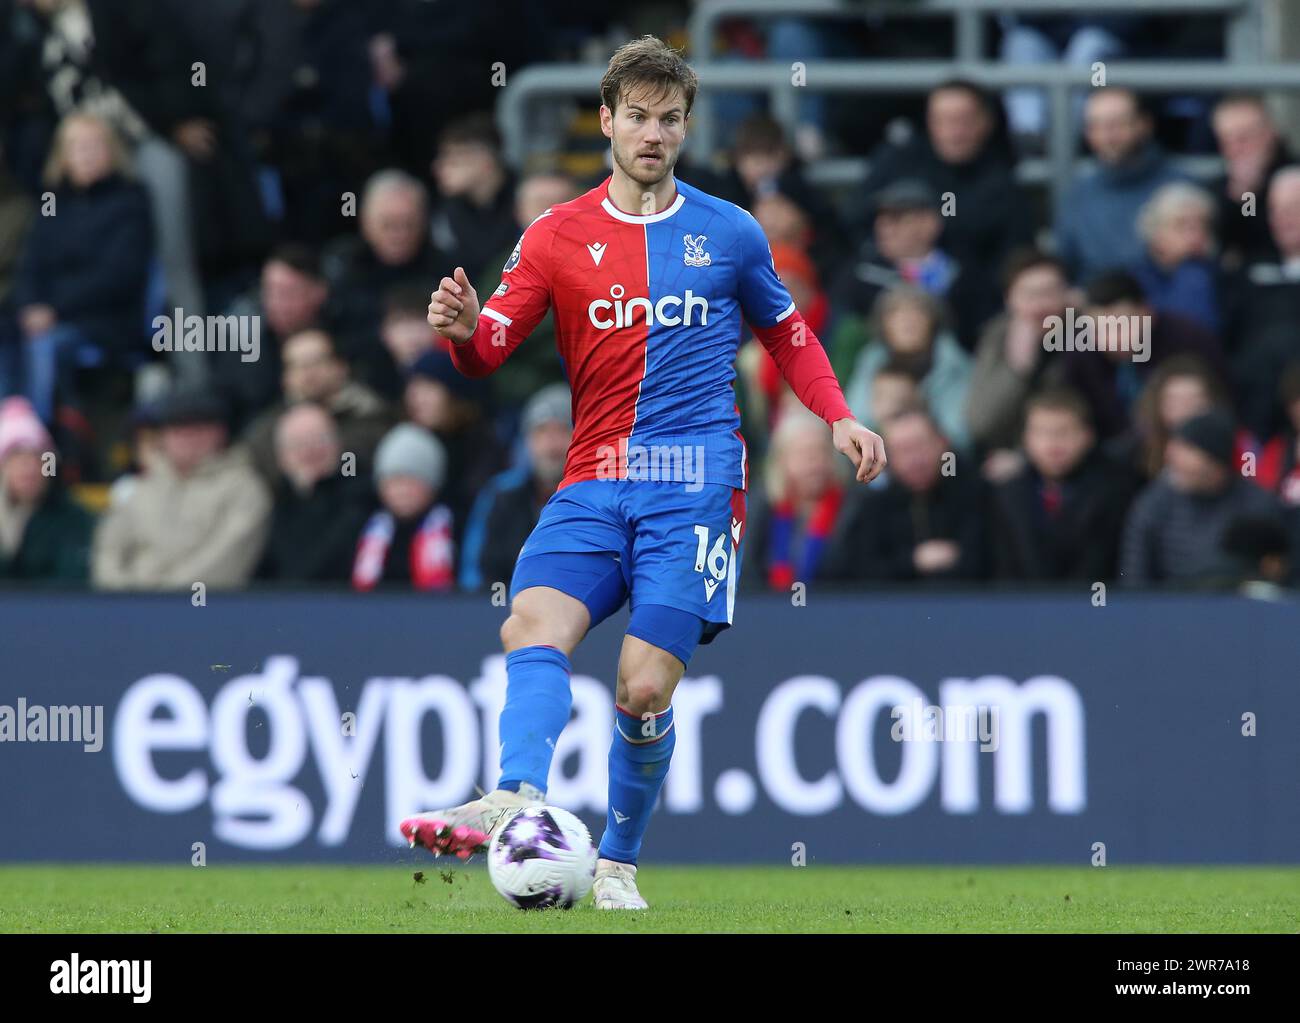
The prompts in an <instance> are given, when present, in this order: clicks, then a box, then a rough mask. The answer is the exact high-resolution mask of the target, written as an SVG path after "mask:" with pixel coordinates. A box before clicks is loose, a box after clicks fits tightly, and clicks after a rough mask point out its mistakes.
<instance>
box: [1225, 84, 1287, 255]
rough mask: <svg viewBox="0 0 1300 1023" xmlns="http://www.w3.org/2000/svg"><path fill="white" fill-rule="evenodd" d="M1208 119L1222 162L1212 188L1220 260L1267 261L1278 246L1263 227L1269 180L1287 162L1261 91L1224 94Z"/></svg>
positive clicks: (1265, 227)
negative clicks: (1216, 203)
mask: <svg viewBox="0 0 1300 1023" xmlns="http://www.w3.org/2000/svg"><path fill="white" fill-rule="evenodd" d="M1212 124H1213V127H1214V136H1215V138H1216V139H1217V140H1218V143H1219V152H1220V153H1221V154H1222V155H1223V163H1224V174H1223V176H1222V177H1220V178H1219V179H1218V180H1217V181H1216V182H1215V184H1214V188H1213V191H1214V194H1215V196H1216V197H1217V199H1218V203H1219V216H1218V222H1219V236H1220V239H1221V241H1222V244H1223V257H1224V260H1225V261H1226V262H1228V263H1229V264H1230V265H1231V266H1232V267H1233V268H1234V269H1235V268H1236V267H1238V266H1241V265H1244V264H1247V263H1258V262H1271V261H1272V260H1275V259H1276V258H1277V248H1276V246H1274V244H1273V238H1272V236H1271V235H1270V234H1269V230H1268V183H1269V179H1270V178H1272V176H1273V175H1274V173H1276V172H1277V171H1278V170H1280V169H1281V168H1283V167H1285V166H1286V165H1287V164H1289V163H1290V162H1291V154H1290V153H1289V152H1288V151H1287V147H1286V143H1284V142H1283V141H1282V137H1281V135H1280V134H1279V132H1278V130H1277V125H1276V124H1275V123H1274V121H1273V117H1272V115H1271V114H1270V113H1269V112H1268V107H1267V106H1266V105H1265V104H1264V98H1263V97H1262V96H1255V95H1249V94H1245V93H1235V94H1233V95H1229V96H1225V97H1224V98H1223V99H1221V100H1219V102H1218V104H1217V105H1216V106H1215V108H1214V118H1213V122H1212Z"/></svg>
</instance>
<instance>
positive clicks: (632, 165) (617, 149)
mask: <svg viewBox="0 0 1300 1023" xmlns="http://www.w3.org/2000/svg"><path fill="white" fill-rule="evenodd" d="M611 149H612V150H613V153H614V162H615V163H616V164H618V167H619V170H621V171H622V172H623V173H624V174H626V175H627V176H628V177H629V178H631V179H632V180H633V181H635V182H636V183H637V184H638V185H641V186H642V187H643V188H653V187H654V186H655V185H657V184H659V182H661V181H663V180H664V179H665V178H667V177H668V176H669V175H670V174H672V172H673V168H674V167H676V166H677V154H678V153H679V152H680V151H681V150H680V149H678V150H677V151H675V152H669V150H668V148H667V147H666V146H661V147H660V148H659V149H658V150H657V152H658V153H660V154H662V156H663V161H662V163H661V164H660V166H659V167H643V166H641V165H640V164H639V163H638V162H637V156H638V153H637V152H636V151H635V150H634V151H632V152H630V153H629V152H628V151H627V150H626V149H624V148H623V147H622V146H620V145H619V144H618V142H614V144H613V146H611Z"/></svg>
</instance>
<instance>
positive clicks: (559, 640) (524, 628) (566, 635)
mask: <svg viewBox="0 0 1300 1023" xmlns="http://www.w3.org/2000/svg"><path fill="white" fill-rule="evenodd" d="M581 639H582V632H581V630H580V629H579V628H578V626H577V625H576V624H575V623H571V622H566V621H563V620H559V619H557V620H548V619H547V618H545V617H543V616H542V615H539V614H536V613H534V612H533V611H531V610H530V609H527V608H515V609H514V610H513V611H511V612H510V617H509V618H507V619H506V620H505V621H504V622H502V623H501V646H502V648H503V649H504V650H505V651H506V653H510V652H511V651H512V650H519V649H521V648H523V647H526V646H538V645H541V646H553V647H555V648H556V649H558V650H562V651H564V653H565V654H566V655H567V654H570V653H572V652H573V648H574V647H576V646H577V645H578V642H579V641H580V640H581Z"/></svg>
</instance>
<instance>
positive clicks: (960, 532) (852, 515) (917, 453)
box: [829, 410, 988, 583]
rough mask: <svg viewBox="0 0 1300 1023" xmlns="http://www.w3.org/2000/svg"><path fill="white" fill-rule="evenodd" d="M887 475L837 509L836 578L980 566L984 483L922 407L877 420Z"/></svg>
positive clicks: (968, 571) (938, 576)
mask: <svg viewBox="0 0 1300 1023" xmlns="http://www.w3.org/2000/svg"><path fill="white" fill-rule="evenodd" d="M884 432H885V448H886V450H887V451H888V452H889V468H888V470H887V474H888V479H887V480H886V481H885V483H884V485H883V486H880V485H874V486H871V487H868V488H867V489H866V490H865V491H861V492H859V495H858V497H857V498H856V499H855V500H854V501H853V502H852V505H851V506H850V508H849V509H847V510H846V511H845V513H844V514H845V518H844V520H843V527H842V532H841V533H840V535H839V537H838V538H837V540H836V544H835V551H836V553H835V554H834V555H833V556H832V557H831V558H830V559H829V560H830V562H831V564H832V565H833V566H834V570H835V571H836V573H837V577H839V578H844V579H852V580H874V581H878V582H902V581H918V580H919V581H930V582H936V583H937V582H953V581H957V580H972V579H981V578H983V577H984V576H985V574H986V571H987V560H988V556H987V550H986V548H987V537H986V532H985V530H986V522H987V512H986V507H985V505H986V496H985V485H984V482H983V480H982V479H981V478H980V474H979V473H978V472H977V471H975V469H974V467H973V466H971V467H965V466H963V465H962V464H961V463H960V462H958V461H957V459H956V456H955V455H954V453H953V452H952V450H951V446H950V445H949V443H948V441H947V439H946V438H945V437H944V436H943V434H942V433H940V432H939V429H938V427H937V426H936V425H935V423H934V420H933V419H931V418H930V416H929V415H927V414H926V413H925V412H922V411H920V410H912V411H908V412H904V413H902V414H900V415H898V416H895V417H894V418H893V419H892V420H890V421H889V422H888V423H886V424H885V427H884Z"/></svg>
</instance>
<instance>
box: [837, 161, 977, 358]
mask: <svg viewBox="0 0 1300 1023" xmlns="http://www.w3.org/2000/svg"><path fill="white" fill-rule="evenodd" d="M875 208H876V217H875V221H874V223H873V235H872V237H871V239H870V240H868V241H866V242H864V243H863V244H862V246H861V248H859V250H858V252H857V256H856V258H855V259H852V260H850V261H849V262H848V263H847V264H846V265H845V266H844V267H843V269H842V270H841V271H840V272H839V274H838V275H837V277H836V279H835V280H834V281H833V282H832V285H831V292H830V300H831V305H832V308H833V309H834V311H835V314H836V317H837V319H836V323H835V326H834V327H833V328H832V329H833V333H832V335H831V360H832V365H833V366H834V368H835V370H836V373H837V374H839V377H840V379H841V380H843V379H844V378H845V377H846V376H847V375H848V373H849V372H851V370H852V368H853V364H854V362H855V361H856V360H857V354H858V352H859V351H861V349H862V347H863V345H865V344H866V339H867V329H866V326H865V322H864V321H865V320H866V318H867V317H869V316H870V315H871V311H872V308H873V306H874V305H875V302H876V300H877V299H878V298H879V297H880V294H881V292H883V291H888V290H890V289H891V288H895V287H898V286H899V285H904V284H906V285H911V286H912V287H915V288H919V289H920V290H922V291H924V292H925V293H926V294H928V295H933V296H934V297H935V298H939V299H943V300H944V303H945V305H946V306H947V307H948V308H949V309H950V310H951V311H952V314H953V326H954V328H955V331H956V335H957V340H959V341H960V342H961V343H962V345H963V346H964V347H966V348H971V347H973V346H974V343H975V338H976V336H977V334H978V331H979V328H980V326H981V325H982V324H983V323H984V321H985V320H986V319H988V317H990V316H992V315H993V314H994V313H996V312H997V309H998V299H997V294H996V292H988V291H985V290H984V289H985V288H986V285H987V280H986V277H985V276H984V275H983V274H976V275H972V274H970V273H968V272H967V270H966V268H965V267H964V266H962V265H961V264H960V263H959V262H958V261H957V260H956V259H954V258H953V257H952V255H950V254H949V253H947V252H945V251H944V250H943V249H942V248H940V247H939V237H940V235H941V233H942V232H943V223H944V218H943V217H942V216H940V207H939V197H938V196H937V195H936V194H935V193H934V192H932V191H931V190H930V186H929V185H927V184H926V183H925V182H923V181H918V180H916V179H906V178H905V179H902V180H899V181H896V182H894V183H893V184H891V185H889V186H887V187H886V188H885V189H884V190H883V191H881V192H880V194H879V195H877V196H876V206H875Z"/></svg>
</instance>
